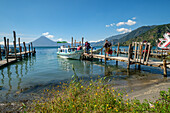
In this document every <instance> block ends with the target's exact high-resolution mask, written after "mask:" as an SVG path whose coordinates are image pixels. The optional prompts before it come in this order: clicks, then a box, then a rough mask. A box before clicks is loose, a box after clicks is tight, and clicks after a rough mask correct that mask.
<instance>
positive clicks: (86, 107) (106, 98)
mask: <svg viewBox="0 0 170 113" xmlns="http://www.w3.org/2000/svg"><path fill="white" fill-rule="evenodd" d="M73 70H74V69H73ZM105 81H106V80H105V78H101V79H98V80H96V81H93V80H91V81H90V82H88V83H87V82H86V83H85V82H83V80H79V79H78V77H77V76H76V74H75V75H73V80H72V82H70V83H63V84H62V86H57V87H56V88H55V89H54V90H52V91H49V90H48V89H47V90H46V91H45V92H46V93H47V97H46V98H43V97H42V98H41V99H39V100H37V101H34V102H33V103H32V104H30V105H24V106H23V107H22V111H27V112H50V113H53V112H59V113H74V112H77V113H87V112H100V113H106V112H107V113H112V112H135V113H136V112H138V113H140V112H162V113H168V112H169V111H170V89H169V91H167V92H166V91H161V92H160V99H158V100H157V101H155V102H149V101H147V100H145V101H144V102H143V103H141V102H140V101H139V100H136V99H133V100H129V99H126V100H125V99H124V98H123V97H124V96H125V97H126V96H127V97H128V95H127V94H126V93H125V92H123V91H118V90H117V91H115V89H114V88H113V87H111V85H109V84H107V83H106V82H105ZM59 88H61V89H62V90H57V89H59Z"/></svg>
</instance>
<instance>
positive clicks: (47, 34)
mask: <svg viewBox="0 0 170 113" xmlns="http://www.w3.org/2000/svg"><path fill="white" fill-rule="evenodd" d="M42 35H44V36H46V37H47V38H54V35H50V34H49V32H45V33H42Z"/></svg>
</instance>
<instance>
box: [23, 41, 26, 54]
mask: <svg viewBox="0 0 170 113" xmlns="http://www.w3.org/2000/svg"><path fill="white" fill-rule="evenodd" d="M23 44H24V50H25V54H24V56H27V55H26V54H27V53H26V52H27V50H26V46H25V42H23Z"/></svg>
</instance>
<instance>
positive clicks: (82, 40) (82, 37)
mask: <svg viewBox="0 0 170 113" xmlns="http://www.w3.org/2000/svg"><path fill="white" fill-rule="evenodd" d="M83 40H84V37H82V47H83Z"/></svg>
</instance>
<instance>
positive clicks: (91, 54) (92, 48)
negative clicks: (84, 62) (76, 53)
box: [91, 47, 93, 55]
mask: <svg viewBox="0 0 170 113" xmlns="http://www.w3.org/2000/svg"><path fill="white" fill-rule="evenodd" d="M91 55H93V47H91Z"/></svg>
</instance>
